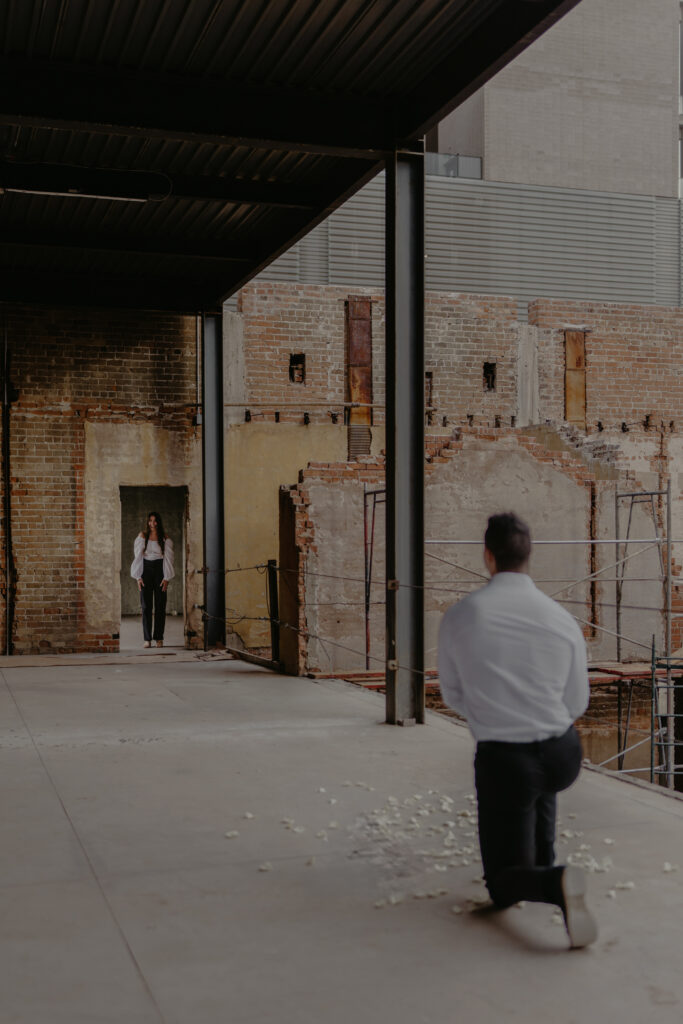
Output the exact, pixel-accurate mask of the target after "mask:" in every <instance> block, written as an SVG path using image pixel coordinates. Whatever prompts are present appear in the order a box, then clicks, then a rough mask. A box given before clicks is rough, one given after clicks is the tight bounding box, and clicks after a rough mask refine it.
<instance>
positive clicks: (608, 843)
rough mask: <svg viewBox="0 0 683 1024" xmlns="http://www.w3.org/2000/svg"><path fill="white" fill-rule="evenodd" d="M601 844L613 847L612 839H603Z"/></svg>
mask: <svg viewBox="0 0 683 1024" xmlns="http://www.w3.org/2000/svg"><path fill="white" fill-rule="evenodd" d="M603 843H604V844H605V846H614V840H613V839H603Z"/></svg>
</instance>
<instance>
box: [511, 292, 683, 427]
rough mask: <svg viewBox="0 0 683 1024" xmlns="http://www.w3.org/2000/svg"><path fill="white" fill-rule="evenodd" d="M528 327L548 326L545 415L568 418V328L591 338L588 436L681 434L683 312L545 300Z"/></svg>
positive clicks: (542, 354)
mask: <svg viewBox="0 0 683 1024" xmlns="http://www.w3.org/2000/svg"><path fill="white" fill-rule="evenodd" d="M529 322H530V323H532V324H535V325H537V326H538V327H540V328H544V330H543V332H542V334H541V338H542V342H541V343H540V344H539V349H540V351H539V367H540V374H539V378H540V387H541V389H542V406H543V415H544V416H545V418H548V419H552V420H556V421H560V420H562V419H563V416H564V400H563V394H564V392H563V370H564V328H566V327H571V326H576V327H579V328H581V329H585V330H586V331H588V334H587V337H586V421H587V427H588V430H589V431H595V430H598V429H599V427H598V424H600V425H601V427H602V428H604V429H607V428H610V427H616V428H621V425H622V424H625V426H626V428H627V430H629V431H630V430H634V429H635V430H638V429H640V428H643V429H644V427H645V420H646V417H647V416H649V417H650V420H649V428H650V429H653V428H656V427H659V426H661V425H662V424H663V425H664V426H665V427H666V428H667V429H668V430H671V429H673V430H675V429H676V428H677V425H678V423H679V420H680V409H681V404H682V402H683V375H682V374H681V369H680V368H681V362H682V360H683V309H681V308H678V307H676V308H670V307H662V306H626V305H619V304H617V303H609V302H576V301H571V300H568V299H538V300H536V301H535V302H532V303H530V306H529Z"/></svg>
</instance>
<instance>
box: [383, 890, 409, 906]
mask: <svg viewBox="0 0 683 1024" xmlns="http://www.w3.org/2000/svg"><path fill="white" fill-rule="evenodd" d="M404 899H405V894H404V893H402V892H392V894H391V895H390V896H389V898H388V900H387V902H388V903H390V904H391V906H392V907H395V906H397V905H398V904H399V903H403V901H404Z"/></svg>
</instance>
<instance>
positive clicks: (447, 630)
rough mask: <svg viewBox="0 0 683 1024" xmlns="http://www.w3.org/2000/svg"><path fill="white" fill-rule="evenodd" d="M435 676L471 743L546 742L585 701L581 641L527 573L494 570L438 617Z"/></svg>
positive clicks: (566, 617)
mask: <svg viewBox="0 0 683 1024" xmlns="http://www.w3.org/2000/svg"><path fill="white" fill-rule="evenodd" d="M439 681H440V683H441V694H442V696H443V699H444V701H445V702H446V704H448V705H449V706H450V707H452V708H453V709H454V710H455V711H457V712H459V713H460V714H461V715H463V716H464V717H465V718H466V719H467V723H468V725H469V727H470V730H471V732H472V735H473V736H474V738H475V739H476V740H477V741H479V740H504V741H506V742H509V743H531V742H533V741H534V740H545V739H548V738H549V737H551V736H561V735H562V733H564V732H566V730H567V729H568V728H569V726H570V725H571V724H572V722H574V721H575V719H577V718H578V717H579V716H580V715H581V714H582V713H583V712H584V711H585V709H586V707H587V706H588V672H587V665H586V645H585V643H584V639H583V636H582V635H581V630H580V629H579V627H578V625H577V624H576V621H575V620H574V619H573V618H572V616H571V615H570V614H569V612H567V611H565V609H564V608H562V607H560V605H559V604H557V602H555V601H553V600H552V598H550V597H548V596H547V595H546V594H544V593H542V592H541V591H540V590H539V589H538V588H537V587H536V585H535V583H534V582H533V580H532V579H531V577H530V576H527V575H526V574H525V573H519V572H499V573H496V575H495V576H493V577H492V578H491V579H490V580H489V582H488V583H487V584H486V585H485V586H483V587H482V588H481V590H477V591H475V592H474V593H473V594H469V595H468V596H467V597H466V598H465V599H464V600H463V601H460V602H459V603H458V604H455V605H453V606H452V607H451V608H449V609H448V611H447V612H446V614H445V615H444V617H443V619H442V622H441V627H440V629H439Z"/></svg>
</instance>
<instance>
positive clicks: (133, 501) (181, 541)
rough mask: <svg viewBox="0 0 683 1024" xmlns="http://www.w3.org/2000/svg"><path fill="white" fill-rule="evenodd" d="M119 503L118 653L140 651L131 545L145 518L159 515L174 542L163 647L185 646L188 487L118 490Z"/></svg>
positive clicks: (140, 637) (142, 528) (167, 534)
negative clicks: (119, 599)
mask: <svg viewBox="0 0 683 1024" xmlns="http://www.w3.org/2000/svg"><path fill="white" fill-rule="evenodd" d="M119 497H120V500H121V629H120V634H121V640H120V649H121V650H132V649H137V648H142V640H143V637H142V624H141V623H142V619H141V612H140V593H139V591H138V586H137V583H136V582H135V580H134V579H133V578H132V576H131V575H130V567H131V563H132V561H133V546H134V543H135V538H136V537H137V535H138V534H139V533H141V532H143V531H144V529H145V526H146V523H147V516H148V514H149V513H150V512H158V513H159V515H160V516H161V519H162V522H163V524H164V531H165V533H166V536H167V537H170V538H171V540H172V541H173V549H174V563H175V564H174V570H175V576H174V578H173V579H172V580H171V581H170V583H169V585H168V591H167V594H168V596H167V599H166V630H165V633H164V646H165V647H184V646H185V529H186V521H187V487H145V486H141V487H120V488H119Z"/></svg>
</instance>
